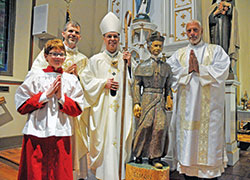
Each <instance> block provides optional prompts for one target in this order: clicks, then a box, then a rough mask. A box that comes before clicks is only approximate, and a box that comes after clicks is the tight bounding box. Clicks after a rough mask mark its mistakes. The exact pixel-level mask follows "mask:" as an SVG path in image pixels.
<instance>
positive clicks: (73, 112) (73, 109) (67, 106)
mask: <svg viewBox="0 0 250 180" xmlns="http://www.w3.org/2000/svg"><path fill="white" fill-rule="evenodd" d="M60 110H61V111H62V112H64V113H66V114H68V115H70V116H73V117H76V116H79V115H80V114H81V113H82V110H81V108H80V107H79V105H78V104H77V103H76V102H75V101H73V100H72V99H71V98H69V97H68V96H67V95H65V102H64V104H63V106H62V108H61V109H60Z"/></svg>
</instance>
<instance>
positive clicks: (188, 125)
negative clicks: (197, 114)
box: [183, 120, 200, 131]
mask: <svg viewBox="0 0 250 180" xmlns="http://www.w3.org/2000/svg"><path fill="white" fill-rule="evenodd" d="M183 129H185V130H189V131H193V130H198V129H200V121H187V120H185V121H184V122H183Z"/></svg>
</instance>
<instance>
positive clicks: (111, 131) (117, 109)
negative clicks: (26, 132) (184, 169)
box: [80, 50, 133, 180]
mask: <svg viewBox="0 0 250 180" xmlns="http://www.w3.org/2000/svg"><path fill="white" fill-rule="evenodd" d="M122 57H123V54H122V53H120V52H118V54H117V55H116V56H115V57H111V56H109V55H108V53H107V52H106V50H105V51H104V52H101V53H99V54H96V55H94V56H93V57H92V58H90V60H89V63H88V64H87V66H86V68H85V69H84V70H83V71H82V73H81V74H80V78H81V81H82V84H83V88H84V95H86V97H85V100H86V101H87V103H88V106H89V107H91V108H90V119H89V122H88V123H89V140H90V142H89V152H90V160H91V164H90V167H91V170H92V171H93V172H94V173H95V176H96V178H98V179H102V180H118V179H119V156H120V153H119V151H120V133H121V111H122V92H123V69H124V61H123V59H122ZM115 61H118V66H117V68H116V67H114V66H111V63H112V62H115ZM112 77H113V78H114V80H115V81H117V82H119V89H118V90H117V92H116V96H114V97H113V96H111V95H110V90H109V89H106V88H104V87H105V85H106V82H107V79H108V78H112ZM130 87H131V78H130V76H129V72H128V71H127V81H126V98H125V103H126V104H125V117H124V131H123V157H122V178H123V179H124V178H125V162H127V161H128V160H129V158H130V152H131V143H132V131H133V129H132V118H133V117H132V115H133V112H132V96H131V88H130Z"/></svg>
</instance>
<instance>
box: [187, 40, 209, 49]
mask: <svg viewBox="0 0 250 180" xmlns="http://www.w3.org/2000/svg"><path fill="white" fill-rule="evenodd" d="M204 44H205V43H204V41H203V40H202V39H201V41H200V42H199V43H198V44H196V45H192V44H191V43H189V44H188V47H190V48H191V49H196V48H199V47H201V46H203V45H204Z"/></svg>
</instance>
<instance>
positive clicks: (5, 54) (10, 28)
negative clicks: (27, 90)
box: [0, 0, 16, 76]
mask: <svg viewBox="0 0 250 180" xmlns="http://www.w3.org/2000/svg"><path fill="white" fill-rule="evenodd" d="M15 5H16V0H0V75H5V76H12V75H13V48H14V47H13V46H14V33H15V18H16V9H15V7H16V6H15Z"/></svg>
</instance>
